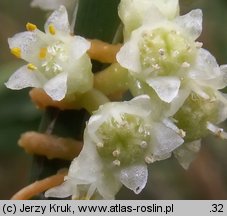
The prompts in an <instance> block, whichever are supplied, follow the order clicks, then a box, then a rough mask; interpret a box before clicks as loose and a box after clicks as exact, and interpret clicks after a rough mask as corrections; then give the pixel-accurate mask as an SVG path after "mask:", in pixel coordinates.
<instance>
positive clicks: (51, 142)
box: [18, 131, 83, 160]
mask: <svg viewBox="0 0 227 216" xmlns="http://www.w3.org/2000/svg"><path fill="white" fill-rule="evenodd" d="M18 144H19V146H21V147H22V148H24V150H25V151H26V152H27V153H29V154H36V155H43V156H46V157H47V158H48V159H54V158H58V159H64V160H73V159H74V158H75V157H76V156H77V155H79V153H80V151H81V149H82V146H83V145H82V142H80V141H76V140H74V139H71V138H62V137H57V136H54V135H48V134H42V133H38V132H33V131H30V132H26V133H24V134H22V135H21V138H20V140H19V141H18Z"/></svg>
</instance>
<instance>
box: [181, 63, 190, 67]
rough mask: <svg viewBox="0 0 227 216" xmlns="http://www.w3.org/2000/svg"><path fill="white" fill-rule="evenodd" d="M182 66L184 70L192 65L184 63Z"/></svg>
mask: <svg viewBox="0 0 227 216" xmlns="http://www.w3.org/2000/svg"><path fill="white" fill-rule="evenodd" d="M181 66H182V68H189V67H190V66H191V65H190V64H189V63H188V62H184V63H183V64H182V65H181Z"/></svg>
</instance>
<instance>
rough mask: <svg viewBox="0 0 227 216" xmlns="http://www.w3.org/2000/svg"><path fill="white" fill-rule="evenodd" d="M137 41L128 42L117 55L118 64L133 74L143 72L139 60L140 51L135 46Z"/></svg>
mask: <svg viewBox="0 0 227 216" xmlns="http://www.w3.org/2000/svg"><path fill="white" fill-rule="evenodd" d="M135 42H136V41H134V40H131V41H129V42H126V43H125V44H124V45H123V46H122V47H121V49H120V51H119V52H118V53H117V55H116V59H117V61H118V63H119V64H120V65H121V66H122V67H124V68H126V69H128V70H130V71H133V72H138V71H141V65H140V60H139V49H138V47H137V46H136V44H135Z"/></svg>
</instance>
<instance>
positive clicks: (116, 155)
mask: <svg viewBox="0 0 227 216" xmlns="http://www.w3.org/2000/svg"><path fill="white" fill-rule="evenodd" d="M120 153H121V151H120V150H119V149H116V150H114V151H113V153H112V154H113V156H114V157H118V156H119V155H120Z"/></svg>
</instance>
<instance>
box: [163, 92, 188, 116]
mask: <svg viewBox="0 0 227 216" xmlns="http://www.w3.org/2000/svg"><path fill="white" fill-rule="evenodd" d="M190 93H191V89H189V88H180V89H179V92H178V94H177V96H176V97H175V98H174V99H173V100H172V101H171V103H170V104H169V105H170V108H169V109H168V110H167V111H166V112H165V116H166V117H170V116H173V115H174V114H175V113H176V112H177V111H178V110H179V109H180V108H181V107H182V105H183V104H184V102H185V100H186V99H187V98H188V96H189V95H190Z"/></svg>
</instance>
